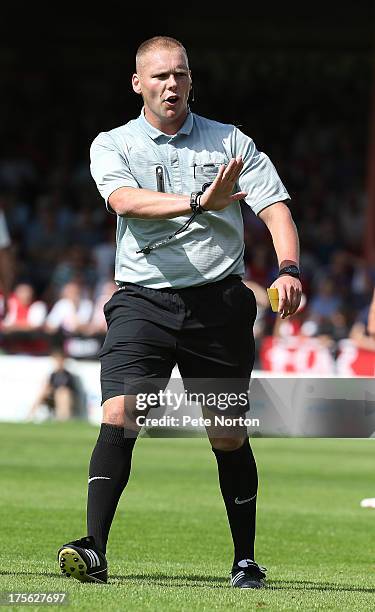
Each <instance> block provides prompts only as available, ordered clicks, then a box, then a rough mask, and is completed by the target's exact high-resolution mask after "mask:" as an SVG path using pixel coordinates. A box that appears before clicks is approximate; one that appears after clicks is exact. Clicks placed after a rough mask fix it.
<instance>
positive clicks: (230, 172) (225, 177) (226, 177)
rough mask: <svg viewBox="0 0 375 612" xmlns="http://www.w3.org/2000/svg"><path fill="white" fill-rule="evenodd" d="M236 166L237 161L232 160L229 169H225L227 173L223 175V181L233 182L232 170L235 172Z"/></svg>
mask: <svg viewBox="0 0 375 612" xmlns="http://www.w3.org/2000/svg"><path fill="white" fill-rule="evenodd" d="M235 164H236V160H235V159H231V160H230V162H229V164H228V165H227V167H226V169H225V172H224V175H223V179H225V180H226V181H230V180H231V178H230V177H231V174H232V170H233V167H234V166H235Z"/></svg>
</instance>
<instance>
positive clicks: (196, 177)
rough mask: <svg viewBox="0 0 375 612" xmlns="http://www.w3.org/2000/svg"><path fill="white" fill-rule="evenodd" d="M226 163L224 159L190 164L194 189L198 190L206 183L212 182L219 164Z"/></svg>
mask: <svg viewBox="0 0 375 612" xmlns="http://www.w3.org/2000/svg"><path fill="white" fill-rule="evenodd" d="M226 163H227V160H226V159H223V160H222V161H208V162H206V163H197V162H194V163H193V164H192V165H191V168H190V171H191V179H192V181H193V182H194V185H195V189H198V190H200V189H201V188H202V187H203V185H205V184H206V183H212V182H213V181H214V180H215V178H216V176H217V173H218V172H219V168H220V166H221V165H222V164H226Z"/></svg>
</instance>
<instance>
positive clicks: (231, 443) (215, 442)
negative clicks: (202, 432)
mask: <svg viewBox="0 0 375 612" xmlns="http://www.w3.org/2000/svg"><path fill="white" fill-rule="evenodd" d="M245 439H246V438H245V436H244V437H236V438H211V440H210V441H211V445H212V447H213V448H215V449H216V450H221V451H235V450H237V449H239V448H241V446H243V443H244V442H245Z"/></svg>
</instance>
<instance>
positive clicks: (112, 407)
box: [103, 396, 125, 427]
mask: <svg viewBox="0 0 375 612" xmlns="http://www.w3.org/2000/svg"><path fill="white" fill-rule="evenodd" d="M103 423H108V424H109V425H117V426H119V427H124V425H125V402H124V396H119V397H111V399H109V400H106V401H105V402H104V404H103Z"/></svg>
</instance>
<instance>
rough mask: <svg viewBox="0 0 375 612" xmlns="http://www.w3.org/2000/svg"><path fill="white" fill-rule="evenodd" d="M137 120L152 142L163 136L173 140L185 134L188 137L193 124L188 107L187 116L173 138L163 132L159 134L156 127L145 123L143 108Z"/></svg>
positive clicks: (191, 114)
mask: <svg viewBox="0 0 375 612" xmlns="http://www.w3.org/2000/svg"><path fill="white" fill-rule="evenodd" d="M138 119H139V121H140V123H141V125H142V127H143V129H144V130H145V131H146V132H147V134H148V135H149V136H150V137H151V138H152V139H153V140H156V139H157V138H159V136H164V138H165V137H166V136H167V137H168V138H174V137H176V136H179V135H180V134H187V135H188V134H190V132H191V130H192V129H193V123H194V119H193V113H192V112H191V111H190V108H189V107H188V114H187V117H186V119H185V121H184V123H183V124H182V126H181V127H180V129H179V130H178V132H177V134H174V135H173V136H171V135H170V134H164V132H161V131H160V130H158V129H157V128H156V127H154V126H153V125H151V123H149V122H148V121H147V119H146V117H145V109H144V107H143V108H142V111H141V114H140V115H139V118H138Z"/></svg>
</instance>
